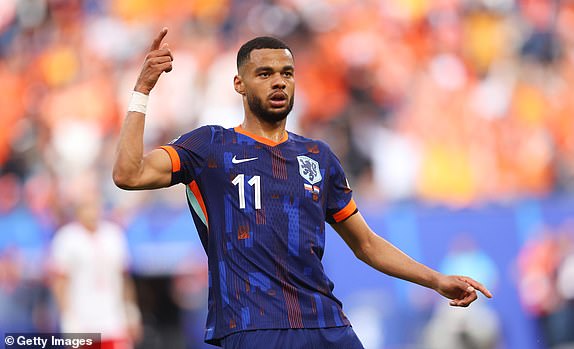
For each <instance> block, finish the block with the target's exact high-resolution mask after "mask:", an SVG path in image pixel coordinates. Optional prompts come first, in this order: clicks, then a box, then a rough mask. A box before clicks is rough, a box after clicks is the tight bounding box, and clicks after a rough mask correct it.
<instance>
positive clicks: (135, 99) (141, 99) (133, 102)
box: [128, 91, 149, 114]
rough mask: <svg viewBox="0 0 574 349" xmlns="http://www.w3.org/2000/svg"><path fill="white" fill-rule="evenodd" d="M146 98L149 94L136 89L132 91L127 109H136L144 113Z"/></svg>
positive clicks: (147, 98)
mask: <svg viewBox="0 0 574 349" xmlns="http://www.w3.org/2000/svg"><path fill="white" fill-rule="evenodd" d="M148 100H149V95H145V94H143V93H141V92H137V91H132V97H131V98H130V103H129V104H128V111H137V112H138V113H142V114H145V113H146V109H147V101H148Z"/></svg>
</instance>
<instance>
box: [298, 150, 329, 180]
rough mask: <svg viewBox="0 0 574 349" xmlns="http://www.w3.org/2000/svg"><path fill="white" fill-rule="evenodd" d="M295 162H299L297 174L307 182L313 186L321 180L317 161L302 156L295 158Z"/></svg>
mask: <svg viewBox="0 0 574 349" xmlns="http://www.w3.org/2000/svg"><path fill="white" fill-rule="evenodd" d="M297 160H298V161H299V174H300V175H301V177H303V178H305V179H306V180H307V182H309V183H311V184H315V183H317V182H319V181H321V179H323V177H321V171H319V163H318V162H317V161H315V160H313V159H311V158H309V157H307V156H304V155H300V156H297Z"/></svg>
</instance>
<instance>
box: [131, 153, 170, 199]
mask: <svg viewBox="0 0 574 349" xmlns="http://www.w3.org/2000/svg"><path fill="white" fill-rule="evenodd" d="M143 162H144V163H143V170H142V173H141V175H140V178H139V182H138V185H137V188H134V189H156V188H164V187H168V186H170V185H171V173H172V159H171V157H170V154H168V153H167V152H166V151H165V150H164V149H161V148H158V149H154V150H152V151H151V152H149V153H148V154H146V155H145V156H144V158H143Z"/></svg>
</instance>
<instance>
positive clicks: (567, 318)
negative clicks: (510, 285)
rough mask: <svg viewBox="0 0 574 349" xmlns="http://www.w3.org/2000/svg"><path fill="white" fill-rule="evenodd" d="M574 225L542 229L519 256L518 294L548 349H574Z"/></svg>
mask: <svg viewBox="0 0 574 349" xmlns="http://www.w3.org/2000/svg"><path fill="white" fill-rule="evenodd" d="M573 228H574V226H573V225H572V223H569V224H565V225H564V227H561V228H559V229H557V230H556V231H555V232H551V231H548V228H546V230H543V231H542V232H541V233H540V234H538V236H536V237H535V238H533V239H532V240H530V241H528V242H527V243H526V245H525V246H524V248H523V249H522V250H521V251H520V254H519V256H518V268H519V277H520V279H519V291H520V295H521V299H522V302H523V305H524V307H525V308H526V309H527V311H528V312H529V313H530V314H532V315H533V316H534V317H535V318H536V319H537V321H538V325H539V327H540V330H541V333H542V334H543V337H544V340H545V342H546V345H547V347H548V348H551V349H557V348H572V347H573V346H574V333H573V332H572V328H574V327H573V326H574V290H573V287H572V277H573V276H574V274H573V272H574V234H573V233H574V229H573Z"/></svg>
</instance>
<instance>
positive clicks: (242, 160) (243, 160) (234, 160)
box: [231, 155, 258, 164]
mask: <svg viewBox="0 0 574 349" xmlns="http://www.w3.org/2000/svg"><path fill="white" fill-rule="evenodd" d="M257 159H258V158H247V159H237V158H236V157H235V155H233V159H231V162H232V163H234V164H240V163H242V162H247V161H253V160H257Z"/></svg>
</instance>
